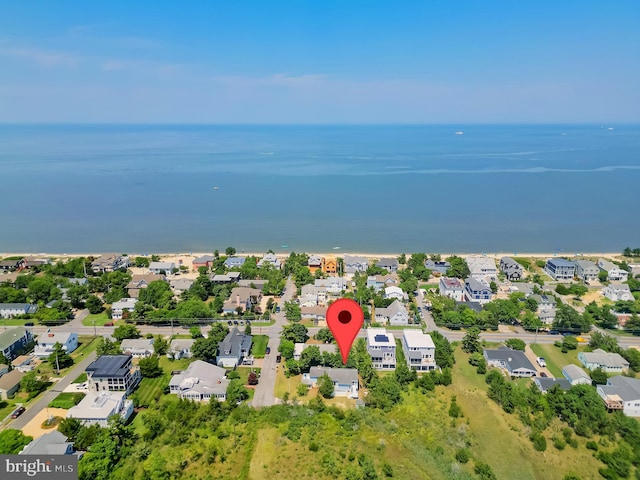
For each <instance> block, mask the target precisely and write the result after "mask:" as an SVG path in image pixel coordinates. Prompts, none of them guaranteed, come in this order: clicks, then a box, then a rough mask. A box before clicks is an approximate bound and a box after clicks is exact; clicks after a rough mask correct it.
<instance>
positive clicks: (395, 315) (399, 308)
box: [375, 300, 409, 325]
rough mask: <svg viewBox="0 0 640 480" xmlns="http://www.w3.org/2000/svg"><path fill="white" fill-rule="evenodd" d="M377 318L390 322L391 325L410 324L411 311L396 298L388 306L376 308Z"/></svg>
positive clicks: (382, 321) (383, 321) (380, 321)
mask: <svg viewBox="0 0 640 480" xmlns="http://www.w3.org/2000/svg"><path fill="white" fill-rule="evenodd" d="M375 318H376V322H378V323H388V324H389V325H408V324H409V312H407V309H406V308H405V306H404V305H403V304H402V303H400V302H399V301H398V300H394V301H393V303H392V304H391V305H389V306H388V307H386V308H376V309H375Z"/></svg>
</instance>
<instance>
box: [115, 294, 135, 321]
mask: <svg viewBox="0 0 640 480" xmlns="http://www.w3.org/2000/svg"><path fill="white" fill-rule="evenodd" d="M136 303H138V299H137V298H123V299H121V300H118V301H117V302H115V303H114V304H113V305H111V318H112V319H113V320H121V319H122V318H123V317H124V313H125V310H126V311H127V312H129V313H130V312H133V309H134V308H136Z"/></svg>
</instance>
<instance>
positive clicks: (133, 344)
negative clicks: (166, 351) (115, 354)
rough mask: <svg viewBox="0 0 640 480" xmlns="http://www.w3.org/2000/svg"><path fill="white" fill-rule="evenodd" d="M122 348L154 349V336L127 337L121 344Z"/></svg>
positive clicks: (124, 349)
mask: <svg viewBox="0 0 640 480" xmlns="http://www.w3.org/2000/svg"><path fill="white" fill-rule="evenodd" d="M120 349H121V350H122V351H123V352H125V351H127V350H150V351H153V338H125V339H124V340H122V343H121V344H120Z"/></svg>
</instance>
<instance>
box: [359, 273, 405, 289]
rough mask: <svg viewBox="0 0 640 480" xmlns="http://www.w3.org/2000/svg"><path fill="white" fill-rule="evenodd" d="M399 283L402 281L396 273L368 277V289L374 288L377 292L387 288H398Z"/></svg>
mask: <svg viewBox="0 0 640 480" xmlns="http://www.w3.org/2000/svg"><path fill="white" fill-rule="evenodd" d="M399 283H400V281H399V280H398V276H397V275H396V274H395V273H388V274H387V275H369V276H368V277H367V288H373V289H374V290H375V291H376V292H379V291H380V290H382V289H383V288H386V287H392V286H397V285H398V284H399Z"/></svg>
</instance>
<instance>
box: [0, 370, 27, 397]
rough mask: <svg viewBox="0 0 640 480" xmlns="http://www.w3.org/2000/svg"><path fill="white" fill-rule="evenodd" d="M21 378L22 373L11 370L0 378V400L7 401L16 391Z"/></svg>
mask: <svg viewBox="0 0 640 480" xmlns="http://www.w3.org/2000/svg"><path fill="white" fill-rule="evenodd" d="M22 377H24V373H23V372H21V371H19V370H11V371H10V372H9V373H5V374H4V375H2V376H1V377H0V400H8V399H9V397H10V396H11V395H13V394H14V393H16V392H17V391H18V389H19V388H20V380H22Z"/></svg>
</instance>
